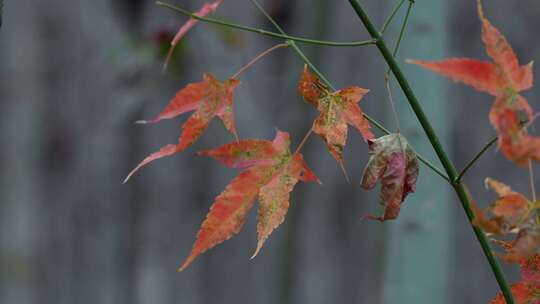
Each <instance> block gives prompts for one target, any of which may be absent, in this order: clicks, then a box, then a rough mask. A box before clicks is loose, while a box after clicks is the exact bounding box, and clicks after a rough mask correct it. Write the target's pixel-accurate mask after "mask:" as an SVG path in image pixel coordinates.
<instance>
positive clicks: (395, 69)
mask: <svg viewBox="0 0 540 304" xmlns="http://www.w3.org/2000/svg"><path fill="white" fill-rule="evenodd" d="M349 3H350V4H351V6H352V8H353V9H354V11H355V12H356V14H357V15H358V17H359V18H360V20H361V21H362V23H363V24H364V27H365V28H366V30H367V31H368V32H369V34H370V35H371V37H372V38H373V39H375V40H377V43H376V46H377V48H378V49H379V52H380V53H381V55H382V56H383V57H384V59H385V61H386V63H387V64H388V66H389V67H390V69H391V70H392V73H393V74H394V76H395V77H396V80H397V82H398V83H399V85H400V86H401V89H402V90H403V93H404V94H405V96H406V97H407V101H408V102H409V105H410V106H411V108H412V109H413V111H414V113H415V115H416V117H417V119H418V121H419V122H420V125H421V126H422V128H423V129H424V132H425V133H426V136H427V137H428V139H429V141H430V143H431V145H432V147H433V149H434V150H435V153H436V154H437V157H438V158H439V160H440V161H441V163H442V165H443V167H444V169H445V171H446V174H447V175H448V177H449V178H450V180H451V181H452V182H451V185H452V187H453V188H454V190H455V192H456V194H457V196H458V198H459V200H460V202H461V206H462V207H463V210H464V211H465V213H466V214H467V217H468V219H469V223H470V225H471V228H472V229H473V230H474V233H475V235H476V238H477V239H478V242H479V243H480V246H481V247H482V250H483V252H484V255H485V256H486V259H487V260H488V262H489V265H490V267H491V270H492V271H493V274H494V276H495V279H496V280H497V283H498V284H499V287H500V288H501V291H502V293H503V296H504V298H505V299H506V303H507V304H514V303H515V301H514V298H513V297H512V293H511V290H510V286H509V284H508V282H507V280H506V278H505V276H504V273H503V272H502V269H501V267H500V265H499V262H498V261H497V259H496V257H495V255H494V253H493V250H492V249H491V247H490V245H489V240H488V239H487V237H486V235H485V234H484V232H483V231H482V230H481V229H480V228H478V227H476V226H475V225H473V224H472V222H473V220H474V213H473V211H472V209H471V203H470V201H469V197H468V195H467V192H466V191H465V187H464V185H463V184H462V183H461V182H460V181H457V180H456V177H457V172H456V169H455V167H454V164H453V163H452V162H451V161H450V159H449V158H448V155H447V154H446V151H445V150H444V148H443V146H442V144H441V142H440V140H439V137H438V136H437V134H436V133H435V130H434V129H433V127H432V126H431V122H430V121H429V119H428V118H427V116H426V114H425V112H424V110H423V109H422V106H421V104H420V102H419V101H418V99H417V98H416V95H415V94H414V92H413V90H412V89H411V87H410V85H409V82H408V81H407V78H406V77H405V75H404V74H403V72H402V70H401V68H400V67H399V65H398V63H397V62H396V60H395V59H394V56H393V55H392V52H391V51H390V50H389V49H388V47H387V45H386V43H385V42H384V39H382V37H381V34H380V33H379V32H378V31H377V29H376V28H375V26H374V24H373V23H372V22H371V19H370V18H369V16H368V15H367V14H366V12H365V11H364V9H363V8H362V6H361V5H360V3H359V2H358V0H349Z"/></svg>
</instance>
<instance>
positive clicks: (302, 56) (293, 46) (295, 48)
mask: <svg viewBox="0 0 540 304" xmlns="http://www.w3.org/2000/svg"><path fill="white" fill-rule="evenodd" d="M250 1H251V3H253V4H254V5H255V6H256V7H257V9H258V10H259V11H260V12H261V13H262V14H263V15H264V16H265V17H266V19H268V21H269V22H270V23H272V25H273V26H274V27H275V28H276V29H277V30H278V31H279V32H280V33H282V34H283V35H286V33H285V31H284V30H283V29H282V28H281V26H279V24H278V23H277V22H276V21H275V20H274V18H272V16H270V14H268V12H267V11H266V10H265V9H264V8H263V7H262V6H261V5H260V4H259V2H257V1H256V0H250ZM287 44H289V46H290V47H291V49H292V50H293V51H294V52H295V53H296V55H297V56H298V57H300V59H302V61H304V63H305V64H307V66H308V67H309V68H310V69H311V70H312V71H313V72H314V73H315V74H316V75H317V76H318V77H319V78H320V79H321V80H322V81H323V82H324V84H326V85H327V86H328V87H329V88H331V89H332V90H333V91H335V90H336V87H335V86H334V85H333V84H332V83H331V82H330V80H328V78H326V76H324V74H323V73H322V72H321V71H320V70H319V69H318V68H317V67H316V66H315V65H314V64H313V62H311V60H309V58H308V57H307V56H306V54H304V52H303V51H302V50H301V49H300V48H299V47H298V46H297V45H296V43H295V42H294V41H291V40H288V41H287ZM364 117H365V118H366V119H367V120H368V121H369V122H370V123H371V124H373V125H374V126H375V127H377V128H378V129H379V130H381V131H382V132H383V133H384V134H390V133H391V132H390V131H389V130H388V129H386V128H385V127H384V126H383V125H382V124H381V123H380V122H378V121H377V120H376V119H374V118H372V117H371V116H369V115H367V114H366V113H364ZM309 134H311V132H310V133H309ZM305 140H307V136H306V137H304V140H303V141H305ZM417 157H418V159H419V160H420V161H421V162H422V163H424V164H425V165H426V166H427V167H428V168H430V169H431V170H433V172H435V173H436V174H437V175H439V176H440V177H442V178H443V179H445V180H446V181H448V182H450V179H449V178H448V176H447V175H446V174H445V173H444V172H443V171H442V170H441V169H439V168H437V166H435V165H434V164H433V163H431V162H430V161H429V160H427V158H425V157H423V156H422V155H420V154H418V153H417Z"/></svg>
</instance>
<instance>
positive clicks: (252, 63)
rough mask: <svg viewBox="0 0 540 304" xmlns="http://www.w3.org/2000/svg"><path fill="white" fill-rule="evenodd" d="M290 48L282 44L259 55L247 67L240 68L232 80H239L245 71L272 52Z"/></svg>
mask: <svg viewBox="0 0 540 304" xmlns="http://www.w3.org/2000/svg"><path fill="white" fill-rule="evenodd" d="M288 46H289V45H288V44H287V43H280V44H276V45H274V46H273V47H271V48H269V49H267V50H266V51H264V52H262V53H260V54H259V55H257V57H255V58H253V59H252V60H251V61H250V62H248V63H247V64H246V65H244V66H243V67H242V68H240V70H238V72H236V73H234V75H232V76H231V78H238V76H240V75H241V74H242V73H243V72H244V71H245V70H247V69H249V68H250V67H251V66H252V65H254V64H255V63H256V62H257V61H259V60H260V59H261V58H263V57H264V56H266V55H268V54H269V53H271V52H272V51H274V50H277V49H279V48H282V47H288Z"/></svg>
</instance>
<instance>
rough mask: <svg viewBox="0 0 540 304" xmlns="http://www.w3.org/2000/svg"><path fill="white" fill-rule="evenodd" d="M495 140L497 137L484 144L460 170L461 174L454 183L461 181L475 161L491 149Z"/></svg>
mask: <svg viewBox="0 0 540 304" xmlns="http://www.w3.org/2000/svg"><path fill="white" fill-rule="evenodd" d="M497 139H498V137H497V136H495V137H494V138H492V139H491V140H490V141H489V142H488V143H486V144H485V145H484V147H482V149H481V150H480V151H478V153H476V155H475V156H474V157H473V158H472V159H471V160H470V161H469V162H468V163H467V164H466V165H465V167H464V168H463V170H461V172H460V173H459V175H458V177H457V178H456V180H455V182H461V180H462V179H463V176H464V175H465V173H467V171H468V170H469V169H470V168H471V167H472V166H473V165H474V164H475V163H476V161H477V160H479V159H480V157H482V155H484V153H485V152H486V151H487V150H489V148H491V146H493V145H494V144H495V143H496V142H497Z"/></svg>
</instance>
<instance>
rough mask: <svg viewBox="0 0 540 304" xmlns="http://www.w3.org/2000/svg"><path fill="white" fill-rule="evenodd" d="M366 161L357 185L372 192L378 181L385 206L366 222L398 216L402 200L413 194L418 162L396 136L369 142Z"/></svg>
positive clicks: (414, 154)
mask: <svg viewBox="0 0 540 304" xmlns="http://www.w3.org/2000/svg"><path fill="white" fill-rule="evenodd" d="M368 143H369V154H370V155H371V156H370V158H369V162H368V164H367V166H366V168H365V170H364V175H363V177H362V182H361V186H362V188H364V189H368V190H369V189H373V188H374V187H375V185H376V184H377V181H379V180H380V181H381V193H380V198H381V203H382V204H383V205H384V206H385V210H384V214H383V215H382V216H379V217H377V216H367V218H369V219H374V220H379V221H381V222H382V221H386V220H391V219H395V218H397V217H398V215H399V211H400V208H401V204H402V202H403V201H404V200H405V197H406V196H407V195H408V194H409V193H411V192H414V190H415V188H416V180H417V178H418V172H419V168H418V160H417V158H416V153H415V152H414V151H413V149H412V148H411V147H410V146H409V144H408V142H407V140H406V139H405V137H403V136H402V135H401V134H399V133H394V134H389V135H385V136H382V137H379V138H377V139H373V140H369V142H368Z"/></svg>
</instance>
